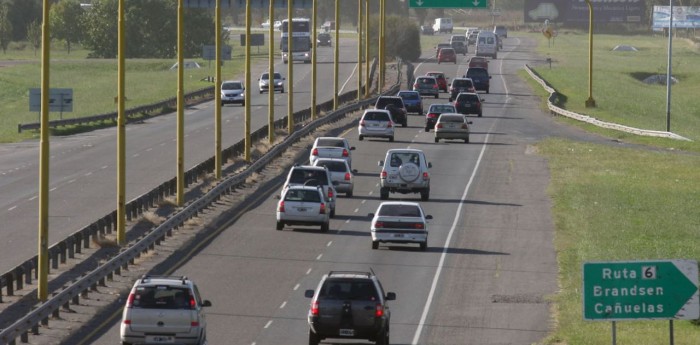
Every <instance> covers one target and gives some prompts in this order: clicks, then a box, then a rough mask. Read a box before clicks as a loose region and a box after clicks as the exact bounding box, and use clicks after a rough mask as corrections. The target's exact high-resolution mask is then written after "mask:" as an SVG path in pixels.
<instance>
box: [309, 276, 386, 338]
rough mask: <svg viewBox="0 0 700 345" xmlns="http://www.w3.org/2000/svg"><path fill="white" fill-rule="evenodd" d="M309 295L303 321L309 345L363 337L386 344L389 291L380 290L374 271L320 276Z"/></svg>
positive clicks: (380, 286)
mask: <svg viewBox="0 0 700 345" xmlns="http://www.w3.org/2000/svg"><path fill="white" fill-rule="evenodd" d="M304 296H305V297H307V298H311V305H310V307H309V314H308V318H307V321H308V323H309V328H310V329H309V345H318V344H319V343H320V342H321V340H323V339H327V338H344V339H367V340H369V341H373V342H375V343H376V344H378V345H389V336H390V328H391V327H390V324H391V310H390V309H389V305H388V304H387V302H388V301H393V300H395V299H396V294H395V293H393V292H387V293H386V294H385V293H384V290H383V288H382V284H380V283H379V280H378V279H377V277H376V276H375V275H374V272H353V271H336V272H333V271H331V272H330V273H328V274H325V275H323V277H322V278H321V281H320V282H319V283H318V286H317V287H316V289H315V290H306V291H305V292H304Z"/></svg>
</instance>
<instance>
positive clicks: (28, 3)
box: [0, 0, 42, 41]
mask: <svg viewBox="0 0 700 345" xmlns="http://www.w3.org/2000/svg"><path fill="white" fill-rule="evenodd" d="M41 1H42V0H0V2H4V3H6V4H7V5H8V6H9V7H8V8H9V18H10V22H11V23H12V40H13V41H21V40H23V39H25V38H26V37H27V31H26V30H27V26H28V25H29V23H31V22H33V21H35V20H38V21H39V22H40V23H41V7H42V6H41Z"/></svg>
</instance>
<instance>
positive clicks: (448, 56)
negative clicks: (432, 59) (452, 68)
mask: <svg viewBox="0 0 700 345" xmlns="http://www.w3.org/2000/svg"><path fill="white" fill-rule="evenodd" d="M437 62H438V64H440V63H442V62H454V63H457V54H456V53H455V50H454V49H453V48H442V49H440V52H439V53H438V58H437Z"/></svg>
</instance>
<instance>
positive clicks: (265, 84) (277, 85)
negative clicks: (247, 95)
mask: <svg viewBox="0 0 700 345" xmlns="http://www.w3.org/2000/svg"><path fill="white" fill-rule="evenodd" d="M272 85H273V86H272V87H273V91H272V92H275V91H278V90H279V91H280V92H281V93H284V77H282V75H281V74H279V73H277V72H275V75H274V78H273V80H272ZM258 90H259V91H260V93H263V92H265V91H270V73H267V72H265V73H263V74H262V75H260V78H258Z"/></svg>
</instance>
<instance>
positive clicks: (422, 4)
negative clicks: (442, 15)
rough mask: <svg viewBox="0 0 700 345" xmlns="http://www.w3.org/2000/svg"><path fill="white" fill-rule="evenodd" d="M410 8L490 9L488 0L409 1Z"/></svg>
mask: <svg viewBox="0 0 700 345" xmlns="http://www.w3.org/2000/svg"><path fill="white" fill-rule="evenodd" d="M408 7H410V8H483V9H486V8H488V7H489V2H488V0H467V1H464V0H409V1H408Z"/></svg>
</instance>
